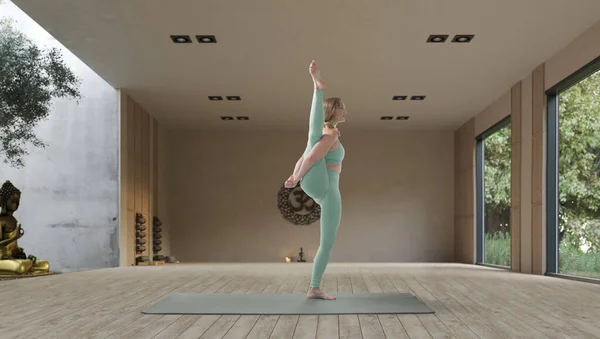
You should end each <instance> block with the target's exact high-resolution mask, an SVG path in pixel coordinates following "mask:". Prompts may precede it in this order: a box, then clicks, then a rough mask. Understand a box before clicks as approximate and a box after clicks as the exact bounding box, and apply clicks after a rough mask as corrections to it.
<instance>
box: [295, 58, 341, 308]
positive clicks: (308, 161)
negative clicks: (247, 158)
mask: <svg viewBox="0 0 600 339" xmlns="http://www.w3.org/2000/svg"><path fill="white" fill-rule="evenodd" d="M309 72H310V75H311V76H312V78H313V82H314V86H315V88H314V93H313V99H312V107H311V110H310V119H309V126H308V143H307V145H306V149H305V151H304V154H303V156H302V157H300V160H298V162H297V163H296V167H295V168H294V173H293V174H292V175H291V176H290V177H289V178H288V179H287V181H286V182H285V187H287V188H292V187H294V186H296V184H298V182H300V187H302V189H303V190H304V192H305V193H306V194H308V196H310V197H311V198H312V199H313V200H314V201H315V202H317V203H318V204H319V206H321V243H320V245H319V249H318V250H317V255H316V256H315V262H314V265H313V271H312V279H311V281H310V288H309V291H308V294H307V296H308V298H310V299H326V300H335V297H332V296H329V295H327V294H325V292H323V290H322V289H321V288H320V285H321V279H322V278H323V272H325V268H326V267H327V263H328V262H329V257H330V254H331V249H332V247H333V243H334V241H335V238H336V235H337V231H338V227H339V226H340V220H341V218H342V198H341V196H340V190H339V179H340V177H339V173H340V172H341V170H342V160H343V159H344V147H343V146H342V144H341V143H340V141H339V140H338V137H339V136H340V133H339V131H338V129H337V124H339V123H341V122H344V121H345V120H346V107H345V106H344V103H343V102H342V100H341V99H340V98H328V99H326V100H325V101H323V89H324V88H325V82H324V81H323V79H322V78H321V73H320V70H319V67H318V66H317V64H316V62H315V61H314V60H313V61H312V62H311V64H310V67H309Z"/></svg>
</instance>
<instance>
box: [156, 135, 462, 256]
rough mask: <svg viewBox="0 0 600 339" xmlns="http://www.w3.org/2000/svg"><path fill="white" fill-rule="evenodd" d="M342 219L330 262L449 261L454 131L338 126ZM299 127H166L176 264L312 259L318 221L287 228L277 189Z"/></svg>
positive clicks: (298, 140)
mask: <svg viewBox="0 0 600 339" xmlns="http://www.w3.org/2000/svg"><path fill="white" fill-rule="evenodd" d="M341 129H342V133H343V135H342V137H341V141H342V142H343V144H344V147H345V149H346V158H345V160H344V165H343V166H344V168H343V171H342V174H341V177H340V189H341V193H342V201H343V202H342V203H343V215H342V222H341V225H340V229H339V232H338V239H337V240H336V243H335V246H334V249H333V252H332V255H331V261H334V262H402V261H404V262H452V261H453V254H454V248H453V231H454V230H453V208H454V206H453V174H452V173H453V148H454V141H453V134H452V132H451V131H448V132H422V133H416V132H413V133H398V132H394V131H390V132H350V131H347V132H343V126H341ZM305 144H306V132H304V131H302V132H288V133H286V132H283V131H270V132H231V133H222V132H220V133H219V132H212V133H204V132H185V131H171V133H170V134H169V138H168V148H167V152H166V153H167V159H165V161H166V165H165V166H167V172H168V176H167V182H168V191H167V192H162V194H167V196H166V199H165V200H167V201H168V204H169V206H168V207H169V220H170V223H171V229H170V236H171V252H172V254H174V255H175V256H176V257H177V259H178V260H181V261H184V262H211V261H215V262H223V261H229V262H238V261H241V262H248V261H260V262H283V261H284V257H285V256H296V255H297V254H298V251H299V249H300V247H303V248H304V251H305V254H306V258H307V260H309V261H312V260H313V258H314V256H315V253H316V251H317V248H318V246H319V222H318V221H317V222H315V223H314V224H312V225H309V226H296V225H293V224H291V223H289V222H288V221H286V220H285V219H284V218H283V217H282V215H281V213H280V211H279V209H278V205H277V202H278V192H279V189H280V188H281V185H282V184H283V182H284V181H285V179H287V177H288V176H289V175H290V174H291V172H292V170H293V168H294V165H295V162H296V160H297V159H298V157H299V156H300V155H301V153H302V151H303V150H304V147H305Z"/></svg>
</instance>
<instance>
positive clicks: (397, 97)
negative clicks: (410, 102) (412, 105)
mask: <svg viewBox="0 0 600 339" xmlns="http://www.w3.org/2000/svg"><path fill="white" fill-rule="evenodd" d="M406 98H407V96H406V95H394V97H393V98H392V100H406Z"/></svg>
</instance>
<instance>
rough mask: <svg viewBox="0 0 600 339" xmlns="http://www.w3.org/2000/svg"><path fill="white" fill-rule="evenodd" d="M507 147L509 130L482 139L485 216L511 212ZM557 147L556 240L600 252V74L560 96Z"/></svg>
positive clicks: (592, 76)
mask: <svg viewBox="0 0 600 339" xmlns="http://www.w3.org/2000/svg"><path fill="white" fill-rule="evenodd" d="M510 145H511V143H510V126H507V127H504V128H502V129H501V130H499V131H497V132H495V133H494V134H492V135H490V136H488V137H487V138H486V139H485V152H484V154H485V166H484V168H485V174H484V175H485V177H484V185H485V205H486V206H485V207H486V208H485V212H486V215H499V214H501V213H502V212H505V211H506V210H508V209H510V192H511V190H510V189H511V187H510V164H511V159H510V149H511V147H510ZM558 145H559V165H558V166H559V216H558V220H559V231H560V232H561V238H562V239H563V240H565V241H569V242H570V243H571V244H572V245H573V246H574V247H577V248H579V247H580V246H586V247H588V248H590V249H591V250H600V72H596V73H594V74H593V75H591V76H589V77H587V78H586V79H584V80H583V81H581V82H579V83H578V84H576V85H574V86H572V87H571V88H569V89H568V90H566V91H564V92H562V93H561V94H560V96H559V142H558ZM486 226H487V225H486ZM491 229H494V228H491ZM566 235H571V236H569V237H566Z"/></svg>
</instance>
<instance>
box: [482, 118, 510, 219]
mask: <svg viewBox="0 0 600 339" xmlns="http://www.w3.org/2000/svg"><path fill="white" fill-rule="evenodd" d="M510 138H511V129H510V124H509V125H507V126H504V127H502V128H501V129H500V130H498V131H496V132H495V133H494V134H492V135H490V136H488V137H487V138H486V139H485V141H484V145H485V150H484V164H485V165H484V176H483V177H484V198H485V207H486V215H490V214H499V213H502V212H503V211H505V210H506V209H509V208H510V168H511V159H510V156H511V147H510V146H511V139H510Z"/></svg>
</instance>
